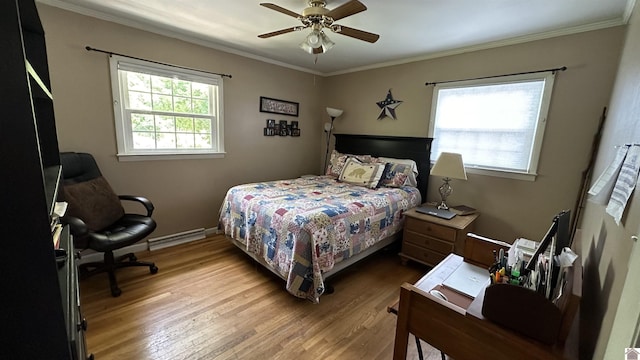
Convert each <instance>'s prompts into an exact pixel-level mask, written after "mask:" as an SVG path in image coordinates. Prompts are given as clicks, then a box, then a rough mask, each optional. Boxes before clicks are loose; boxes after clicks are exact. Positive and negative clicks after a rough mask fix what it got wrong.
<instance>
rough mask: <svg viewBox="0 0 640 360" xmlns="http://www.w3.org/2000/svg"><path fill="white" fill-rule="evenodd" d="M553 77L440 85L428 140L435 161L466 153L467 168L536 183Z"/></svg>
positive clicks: (535, 76) (524, 77) (436, 87)
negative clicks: (535, 178) (442, 155)
mask: <svg viewBox="0 0 640 360" xmlns="http://www.w3.org/2000/svg"><path fill="white" fill-rule="evenodd" d="M553 80H554V74H553V73H552V72H544V73H535V74H526V75H514V76H507V77H502V78H492V79H483V80H469V81H464V82H455V83H445V84H437V85H436V86H435V87H434V91H433V107H432V111H431V119H430V122H429V136H431V137H433V138H434V140H433V145H432V152H431V160H432V161H435V159H437V158H438V155H439V154H440V153H441V152H454V153H460V154H462V158H463V160H464V163H465V167H466V168H467V169H468V170H469V169H471V170H472V172H473V170H474V169H475V170H478V171H477V172H478V173H485V174H491V175H498V176H506V177H516V178H524V179H530V180H533V179H534V177H535V175H536V172H537V167H538V158H539V156H540V149H541V146H542V138H543V135H544V128H545V124H546V118H547V113H548V110H549V102H550V99H551V91H552V88H553Z"/></svg>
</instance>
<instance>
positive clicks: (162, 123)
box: [156, 116, 176, 132]
mask: <svg viewBox="0 0 640 360" xmlns="http://www.w3.org/2000/svg"><path fill="white" fill-rule="evenodd" d="M156 130H157V131H171V132H173V131H176V124H175V120H174V118H173V116H156Z"/></svg>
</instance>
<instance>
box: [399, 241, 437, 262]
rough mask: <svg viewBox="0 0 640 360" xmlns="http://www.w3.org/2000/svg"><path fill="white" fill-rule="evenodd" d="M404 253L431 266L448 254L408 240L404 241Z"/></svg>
mask: <svg viewBox="0 0 640 360" xmlns="http://www.w3.org/2000/svg"><path fill="white" fill-rule="evenodd" d="M402 254H403V255H406V256H408V257H411V258H414V259H415V260H418V261H420V262H423V263H425V264H429V265H431V266H435V265H436V264H438V263H439V262H440V261H442V260H444V258H445V257H447V255H448V253H447V254H442V253H439V252H437V251H433V250H429V249H425V248H422V247H420V246H416V245H413V244H410V243H407V242H403V243H402Z"/></svg>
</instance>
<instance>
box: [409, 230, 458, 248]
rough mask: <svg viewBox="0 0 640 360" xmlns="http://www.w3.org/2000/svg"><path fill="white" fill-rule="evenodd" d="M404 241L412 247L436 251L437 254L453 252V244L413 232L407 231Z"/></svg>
mask: <svg viewBox="0 0 640 360" xmlns="http://www.w3.org/2000/svg"><path fill="white" fill-rule="evenodd" d="M403 237H404V239H403V241H404V242H405V243H409V244H411V245H416V246H419V247H422V248H425V249H429V250H435V251H437V252H440V253H443V254H448V253H450V252H453V244H454V243H453V242H448V241H442V240H438V239H435V238H432V237H430V236H424V235H422V234H418V233H414V232H413V231H411V230H405V231H404V234H403Z"/></svg>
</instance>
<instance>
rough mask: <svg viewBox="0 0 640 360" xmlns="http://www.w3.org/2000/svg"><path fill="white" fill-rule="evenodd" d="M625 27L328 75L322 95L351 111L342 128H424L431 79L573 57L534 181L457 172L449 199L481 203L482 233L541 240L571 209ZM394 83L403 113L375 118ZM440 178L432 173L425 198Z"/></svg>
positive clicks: (411, 131)
mask: <svg viewBox="0 0 640 360" xmlns="http://www.w3.org/2000/svg"><path fill="white" fill-rule="evenodd" d="M623 34H624V27H616V28H609V29H605V30H599V31H592V32H585V33H580V34H577V35H571V36H563V37H557V38H553V39H548V40H541V41H535V42H529V43H525V44H520V45H513V46H505V47H500V48H495V49H489V50H484V51H476V52H471V53H465V54H460V55H455V56H449V57H444V58H437V59H432V60H427V61H420V62H414V63H409V64H405V65H399V66H393V67H387V68H380V69H375V70H369V71H362V72H358V73H351V74H344V75H339V76H333V77H330V78H327V80H326V86H327V87H328V88H331V89H333V91H331V92H330V93H327V96H326V99H327V100H326V101H327V102H330V103H332V104H336V106H338V107H342V108H343V109H344V110H345V113H344V115H343V117H341V118H340V120H339V121H338V122H337V123H336V129H337V130H336V132H345V133H367V134H387V135H407V136H427V131H428V122H429V115H430V111H431V97H432V91H433V87H431V86H429V87H427V86H425V82H433V81H446V80H453V79H463V78H474V77H482V76H490V75H498V74H506V73H515V72H521V71H532V70H538V69H548V68H554V67H559V66H567V67H568V70H567V71H564V72H560V73H559V74H558V75H557V77H556V80H555V86H554V92H553V98H552V102H551V107H550V112H549V117H548V123H547V127H546V132H545V138H544V143H543V150H542V154H541V157H540V164H539V168H538V174H539V176H538V177H537V179H536V181H534V182H532V181H523V180H512V179H506V178H499V177H490V176H483V175H477V174H468V178H469V179H468V181H466V182H463V181H459V180H453V182H452V185H453V187H454V193H453V194H452V195H451V196H450V198H449V202H450V203H451V204H460V203H464V204H466V205H470V206H473V207H475V208H477V209H479V211H480V212H481V216H480V218H479V219H478V225H477V228H476V232H477V233H479V234H482V235H485V236H490V237H494V238H499V239H503V240H505V241H513V240H514V239H515V238H516V237H519V236H522V237H527V238H532V239H538V238H540V237H542V236H543V235H544V232H545V231H546V229H547V228H548V226H549V224H550V223H551V220H552V218H553V216H554V215H555V214H556V213H558V212H559V211H560V210H563V209H573V207H574V206H575V202H576V198H577V194H578V188H579V187H580V179H581V173H582V171H583V170H584V168H585V167H586V166H587V163H588V159H589V154H590V147H591V142H592V139H593V135H594V134H595V132H596V129H597V126H598V121H599V118H600V115H601V113H602V109H603V107H604V106H606V105H607V104H608V102H609V97H610V94H611V88H612V85H613V79H614V77H615V72H616V68H617V65H618V58H619V54H620V51H621V47H622V42H623ZM389 88H391V89H392V93H393V96H394V98H395V99H396V100H402V101H403V103H402V104H401V105H400V106H399V107H398V108H396V112H397V120H391V119H389V118H385V119H384V120H376V119H377V116H378V113H379V109H378V107H377V106H376V102H377V101H380V100H382V99H383V98H384V97H385V95H386V93H387V90H388V89H389ZM441 183H442V179H440V178H434V177H431V179H430V185H429V194H428V197H429V198H428V200H429V201H435V200H438V199H439V195H438V193H437V187H438V186H440V184H441Z"/></svg>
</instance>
